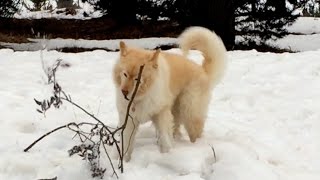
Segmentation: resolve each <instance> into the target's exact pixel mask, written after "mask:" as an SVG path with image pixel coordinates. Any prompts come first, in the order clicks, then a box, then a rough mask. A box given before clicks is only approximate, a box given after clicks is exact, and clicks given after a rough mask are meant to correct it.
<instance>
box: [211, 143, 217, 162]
mask: <svg viewBox="0 0 320 180" xmlns="http://www.w3.org/2000/svg"><path fill="white" fill-rule="evenodd" d="M211 149H212V152H213V158H214V163H216V162H217V156H216V151H215V150H214V148H213V146H212V145H211Z"/></svg>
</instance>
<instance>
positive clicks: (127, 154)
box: [120, 118, 139, 162]
mask: <svg viewBox="0 0 320 180" xmlns="http://www.w3.org/2000/svg"><path fill="white" fill-rule="evenodd" d="M138 128H139V122H138V121H137V120H135V119H131V118H129V119H128V122H127V125H126V127H125V129H124V131H123V141H120V142H121V143H123V150H124V152H123V154H124V160H125V161H126V162H128V161H130V159H131V154H132V151H133V145H134V141H135V136H136V133H137V130H138ZM121 139H122V138H121ZM120 147H122V144H120Z"/></svg>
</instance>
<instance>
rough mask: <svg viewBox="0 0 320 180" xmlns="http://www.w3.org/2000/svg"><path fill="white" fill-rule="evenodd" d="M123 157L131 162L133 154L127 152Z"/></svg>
mask: <svg viewBox="0 0 320 180" xmlns="http://www.w3.org/2000/svg"><path fill="white" fill-rule="evenodd" d="M123 159H124V161H125V162H129V161H130V160H131V155H129V154H126V155H124V157H123Z"/></svg>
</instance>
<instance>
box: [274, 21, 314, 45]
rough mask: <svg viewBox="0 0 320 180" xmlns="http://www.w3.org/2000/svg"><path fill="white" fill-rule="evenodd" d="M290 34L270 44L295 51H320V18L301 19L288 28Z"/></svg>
mask: <svg viewBox="0 0 320 180" xmlns="http://www.w3.org/2000/svg"><path fill="white" fill-rule="evenodd" d="M287 29H288V31H289V32H290V33H297V34H290V35H288V36H286V37H283V38H281V39H278V40H276V41H275V42H270V41H269V43H270V44H272V45H274V46H278V47H280V48H285V49H291V50H293V51H308V50H317V49H320V18H314V17H299V18H298V19H297V21H296V22H294V23H293V25H292V26H288V27H287Z"/></svg>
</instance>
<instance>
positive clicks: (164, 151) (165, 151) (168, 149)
mask: <svg viewBox="0 0 320 180" xmlns="http://www.w3.org/2000/svg"><path fill="white" fill-rule="evenodd" d="M159 148H160V152H161V153H168V152H169V151H170V149H171V148H170V147H169V146H164V145H160V146H159Z"/></svg>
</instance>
